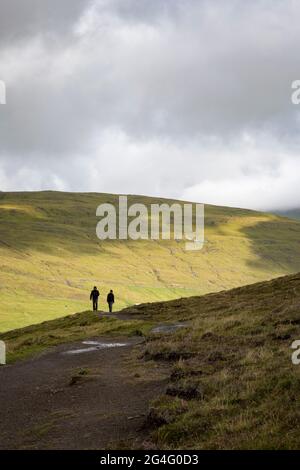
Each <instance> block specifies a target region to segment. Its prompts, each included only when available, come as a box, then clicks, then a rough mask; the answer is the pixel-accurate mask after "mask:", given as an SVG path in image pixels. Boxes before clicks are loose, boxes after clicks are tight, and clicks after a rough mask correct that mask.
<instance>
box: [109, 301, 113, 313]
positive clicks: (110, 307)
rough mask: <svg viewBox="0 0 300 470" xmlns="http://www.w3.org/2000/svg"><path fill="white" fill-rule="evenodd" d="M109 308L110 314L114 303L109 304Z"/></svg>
mask: <svg viewBox="0 0 300 470" xmlns="http://www.w3.org/2000/svg"><path fill="white" fill-rule="evenodd" d="M108 307H109V311H110V313H112V307H113V303H112V302H108Z"/></svg>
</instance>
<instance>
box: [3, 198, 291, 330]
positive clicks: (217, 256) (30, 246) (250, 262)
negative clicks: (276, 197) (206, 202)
mask: <svg viewBox="0 0 300 470" xmlns="http://www.w3.org/2000/svg"><path fill="white" fill-rule="evenodd" d="M116 201H117V196H113V195H105V194H79V193H78V194H77V193H74V194H70V193H58V192H40V193H39V192H37V193H0V227H1V229H0V267H1V269H0V295H1V306H0V331H6V330H9V329H12V328H19V327H22V326H25V325H28V324H33V323H38V322H41V321H43V320H47V319H53V318H57V317H61V316H65V315H67V314H70V313H73V312H75V311H79V310H86V309H87V308H89V300H88V295H89V291H90V288H91V287H92V286H93V285H94V284H97V285H98V286H99V287H100V289H101V291H102V292H103V294H106V292H107V290H108V289H110V288H114V290H115V292H116V296H117V302H118V303H117V308H123V307H126V306H128V305H132V304H135V303H141V302H147V301H156V300H168V299H174V298H178V297H186V296H191V295H197V294H205V293H207V292H213V291H218V290H220V289H227V288H231V287H235V286H239V285H243V284H247V283H251V282H256V281H259V280H265V279H270V278H272V277H275V276H278V275H281V274H287V273H292V272H296V271H300V249H299V247H300V236H299V235H300V222H299V221H295V220H289V219H286V218H281V217H279V216H275V215H269V214H262V213H257V212H253V211H248V210H241V209H232V208H223V207H214V206H206V219H205V230H206V243H205V247H204V249H203V250H202V251H199V252H196V253H195V252H186V251H185V250H184V243H183V242H182V243H181V242H180V243H178V242H176V241H170V242H169V241H163V242H161V241H159V242H156V241H149V242H148V241H137V242H134V241H126V242H119V241H105V242H100V241H99V240H98V239H97V237H96V233H95V227H96V223H97V218H96V216H95V211H96V207H97V206H98V205H99V204H100V203H103V202H112V203H115V202H116ZM137 201H138V202H144V203H146V204H150V203H151V202H157V200H156V201H154V200H153V199H151V198H145V197H134V196H132V197H130V201H129V202H130V203H131V202H137ZM101 302H102V303H101V306H102V308H103V307H104V302H103V297H102V301H101Z"/></svg>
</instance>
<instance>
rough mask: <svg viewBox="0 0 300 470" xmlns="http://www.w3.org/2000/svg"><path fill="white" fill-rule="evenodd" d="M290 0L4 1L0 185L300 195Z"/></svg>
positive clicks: (261, 204)
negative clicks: (3, 99) (293, 97)
mask: <svg viewBox="0 0 300 470" xmlns="http://www.w3.org/2000/svg"><path fill="white" fill-rule="evenodd" d="M299 21H300V2H299V1H298V0H294V1H293V0H282V1H280V0H252V1H245V0H228V1H224V0H207V1H205V0H92V1H89V0H26V1H24V0H1V3H0V79H2V80H4V81H5V83H6V87H7V104H6V105H0V189H2V190H4V191H10V190H40V189H57V190H66V191H97V192H112V193H131V194H147V195H156V196H163V197H175V198H180V199H189V200H193V201H199V202H206V203H213V204H222V205H231V206H239V207H248V208H255V209H284V208H294V207H299V206H300V184H299V174H300V154H299V151H300V134H299V123H300V113H299V111H300V105H299V106H296V105H293V104H292V102H291V92H292V90H291V83H292V81H293V80H296V79H300V59H299V44H300V28H299Z"/></svg>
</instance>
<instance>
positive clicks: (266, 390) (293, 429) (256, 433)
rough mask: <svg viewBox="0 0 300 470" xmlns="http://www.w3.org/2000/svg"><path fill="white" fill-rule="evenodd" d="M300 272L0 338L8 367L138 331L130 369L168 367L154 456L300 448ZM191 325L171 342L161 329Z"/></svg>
mask: <svg viewBox="0 0 300 470" xmlns="http://www.w3.org/2000/svg"><path fill="white" fill-rule="evenodd" d="M299 306H300V274H297V275H292V276H286V277H283V278H279V279H275V280H272V281H269V282H263V283H257V284H253V285H249V286H245V287H240V288H237V289H233V290H230V291H223V292H220V293H216V294H207V295H205V296H202V297H191V298H188V299H178V300H173V301H169V302H163V303H153V304H143V305H139V306H135V307H129V308H128V309H125V310H124V313H125V314H127V315H128V314H134V320H131V321H121V320H119V319H117V320H116V319H102V320H99V318H98V317H97V316H96V315H94V314H93V313H92V312H85V313H80V314H76V315H72V316H69V317H68V318H64V319H58V320H54V321H51V322H48V323H44V324H41V325H36V326H30V327H27V328H25V329H23V330H19V331H12V332H8V333H6V334H4V335H1V336H0V339H4V340H5V341H6V342H7V346H8V351H9V359H10V360H13V359H16V358H18V357H23V356H25V355H27V354H30V353H32V352H33V351H37V350H39V349H41V348H45V347H47V346H50V345H53V344H57V343H59V342H62V341H68V340H74V339H79V338H84V337H90V336H93V335H98V334H101V333H105V334H112V335H116V334H125V335H126V334H136V333H137V332H140V333H143V334H144V335H145V336H146V343H145V344H144V345H143V346H142V348H143V353H142V354H141V351H140V350H139V351H138V352H137V354H136V356H135V360H136V367H137V368H139V370H140V369H141V368H145V369H147V368H149V366H150V365H151V363H153V366H154V367H155V363H156V362H157V361H164V362H165V363H166V364H169V367H170V381H169V386H168V388H167V393H166V394H165V395H164V396H161V397H158V398H157V400H156V401H155V402H154V403H153V404H152V409H151V411H150V414H149V425H150V429H151V433H152V434H151V435H152V440H153V442H154V443H155V444H156V445H157V446H158V447H159V448H162V449H164V448H191V449H192V448H198V449H208V448H210V449H211V448H213V449H224V448H227V449H232V448H236V449H246V448H257V449H261V448H263V449H297V448H299V446H300V437H299V436H300V434H299V422H300V420H299V418H300V412H299V410H300V394H299V390H300V366H295V365H293V364H292V362H291V354H292V350H291V349H290V346H291V343H292V342H293V341H294V340H296V339H300V313H299ZM161 321H165V322H168V321H170V322H174V321H187V322H189V326H188V327H187V328H184V329H182V330H178V331H177V332H175V333H173V334H172V335H170V336H166V335H154V334H151V333H150V332H149V331H150V327H151V325H154V324H157V323H158V322H161Z"/></svg>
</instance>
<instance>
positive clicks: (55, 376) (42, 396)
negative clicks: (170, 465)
mask: <svg viewBox="0 0 300 470" xmlns="http://www.w3.org/2000/svg"><path fill="white" fill-rule="evenodd" d="M141 341H142V340H141V339H140V338H128V337H125V338H124V337H120V338H115V337H114V338H113V340H112V339H111V338H92V339H91V340H90V341H84V342H83V341H81V342H78V343H73V344H64V345H60V346H57V347H55V348H53V349H52V350H50V351H48V352H45V353H43V354H40V355H38V356H36V357H34V358H32V359H29V360H25V361H20V362H18V363H16V364H13V365H8V366H4V367H1V368H0V402H1V411H0V449H110V448H112V449H113V448H118V447H120V446H124V447H126V448H128V447H135V448H137V447H142V446H147V438H148V432H147V429H146V428H145V427H144V423H145V418H146V416H147V413H148V409H149V403H150V401H151V400H152V399H154V398H155V397H157V396H158V395H159V394H160V393H162V392H163V390H164V388H165V385H166V381H167V376H168V373H167V370H166V366H163V365H159V366H158V365H153V364H152V365H150V364H149V365H146V366H145V363H143V364H142V362H141V361H140V360H138V359H137V358H138V355H139V354H140V353H141V347H142V345H141V344H140V343H141ZM109 343H113V344H109ZM139 364H140V366H139Z"/></svg>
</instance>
